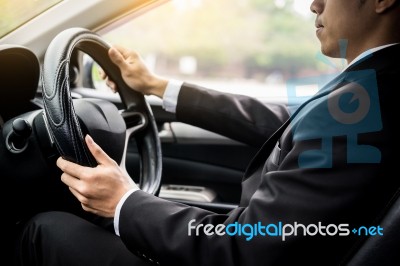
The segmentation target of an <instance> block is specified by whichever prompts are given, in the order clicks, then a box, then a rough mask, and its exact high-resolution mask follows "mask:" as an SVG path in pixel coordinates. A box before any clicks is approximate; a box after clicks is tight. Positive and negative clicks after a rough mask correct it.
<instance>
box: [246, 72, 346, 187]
mask: <svg viewBox="0 0 400 266" xmlns="http://www.w3.org/2000/svg"><path fill="white" fill-rule="evenodd" d="M346 72H347V71H345V72H343V73H341V74H339V75H338V76H337V77H336V78H334V79H333V80H332V81H330V82H329V83H328V84H326V85H325V86H324V87H323V88H321V90H320V91H319V92H318V93H317V94H316V95H314V96H313V97H312V98H310V99H309V100H307V101H306V102H304V103H303V104H301V106H300V107H299V108H298V109H297V110H296V111H295V112H294V113H293V115H291V117H290V118H289V119H288V120H286V121H285V122H284V123H283V125H282V126H281V127H280V128H279V129H278V130H276V131H275V132H274V133H273V134H272V135H271V137H270V138H269V139H268V140H267V141H266V142H265V143H264V144H263V146H262V147H261V149H260V150H259V151H258V152H257V154H256V155H255V156H254V157H253V159H252V160H251V162H250V164H249V166H248V167H247V169H246V171H245V174H244V177H243V181H245V180H246V179H248V178H249V177H250V176H252V175H253V174H254V172H255V171H257V169H259V168H260V167H262V166H263V165H264V163H265V161H266V158H268V156H269V155H270V154H271V152H272V150H273V149H274V147H275V145H276V142H277V141H278V140H279V138H280V137H281V136H282V134H283V132H284V131H285V130H286V128H287V127H288V125H289V124H290V122H291V121H292V120H293V119H294V118H295V117H296V115H297V114H298V113H299V112H300V110H301V109H303V108H304V107H305V106H306V105H307V104H309V103H310V102H312V101H314V100H316V99H319V98H321V97H323V96H326V95H328V94H329V93H330V92H332V91H333V90H335V89H337V87H338V85H339V84H340V83H341V81H343V79H344V77H345V75H346V74H347V73H346Z"/></svg>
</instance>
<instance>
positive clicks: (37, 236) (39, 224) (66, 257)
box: [17, 212, 151, 266]
mask: <svg viewBox="0 0 400 266" xmlns="http://www.w3.org/2000/svg"><path fill="white" fill-rule="evenodd" d="M18 245H19V247H17V248H18V253H19V254H17V260H18V261H19V263H21V265H52V266H54V265H89V266H90V265H99V266H101V265H135V266H136V265H151V264H148V263H147V262H145V261H143V260H141V259H140V258H138V257H137V256H135V255H134V254H132V253H131V252H130V251H129V250H128V249H127V248H126V247H125V245H124V244H123V242H122V241H121V239H120V238H119V237H118V236H117V235H115V234H113V233H111V232H109V231H107V230H105V229H103V228H102V227H99V226H96V225H94V224H93V223H90V222H88V221H86V220H84V219H82V218H80V217H77V216H75V215H73V214H69V213H64V212H47V213H42V214H38V215H37V216H35V217H34V218H33V219H32V220H31V221H29V222H28V224H27V225H26V227H25V228H24V230H23V232H22V234H21V237H20V239H19V242H18Z"/></svg>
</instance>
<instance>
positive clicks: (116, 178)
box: [57, 135, 137, 217]
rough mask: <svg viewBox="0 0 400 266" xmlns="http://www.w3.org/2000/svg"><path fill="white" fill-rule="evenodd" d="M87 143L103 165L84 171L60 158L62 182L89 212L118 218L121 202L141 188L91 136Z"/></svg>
mask: <svg viewBox="0 0 400 266" xmlns="http://www.w3.org/2000/svg"><path fill="white" fill-rule="evenodd" d="M85 140H86V144H87V145H88V147H89V150H90V152H91V153H92V154H93V156H94V158H95V159H96V161H97V163H98V164H99V165H98V166H97V167H95V168H91V167H84V166H81V165H78V164H75V163H72V162H69V161H67V160H64V159H63V158H61V157H60V158H59V159H58V160H57V166H58V167H59V168H60V169H61V170H62V171H63V172H64V173H63V174H62V176H61V181H62V182H64V183H65V184H66V185H67V186H68V187H69V190H70V191H71V192H72V194H74V196H75V197H76V198H77V199H78V200H79V201H80V202H81V205H82V208H83V209H84V210H85V211H88V212H91V213H94V214H97V215H100V216H103V217H114V213H115V208H116V206H117V204H118V202H119V200H120V199H121V198H122V196H123V195H124V194H125V193H126V192H127V191H128V190H130V189H132V188H137V185H136V184H135V183H134V182H133V180H132V179H131V178H130V177H129V175H128V174H126V173H125V172H124V171H123V170H122V169H121V168H120V167H119V166H118V164H117V163H116V162H115V161H114V160H113V159H111V158H110V157H109V156H108V155H107V154H106V153H105V152H104V151H103V150H102V149H101V148H100V146H99V145H97V144H96V143H95V142H94V141H93V139H92V138H91V137H90V136H89V135H87V136H86V138H85Z"/></svg>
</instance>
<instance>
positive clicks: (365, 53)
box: [343, 43, 399, 71]
mask: <svg viewBox="0 0 400 266" xmlns="http://www.w3.org/2000/svg"><path fill="white" fill-rule="evenodd" d="M396 44H399V43H391V44H386V45H382V46H378V47H375V48H372V49H369V50H367V51H365V52H363V53H362V54H360V55H359V56H357V57H356V58H355V59H354V60H353V61H351V63H350V64H349V65H348V66H347V67H346V68H345V69H344V70H343V71H345V70H346V69H348V68H349V67H350V66H352V65H354V64H355V63H357V62H358V61H360V60H361V59H363V58H365V57H367V56H369V55H370V54H373V53H375V52H377V51H379V50H382V49H385V48H388V47H390V46H393V45H396Z"/></svg>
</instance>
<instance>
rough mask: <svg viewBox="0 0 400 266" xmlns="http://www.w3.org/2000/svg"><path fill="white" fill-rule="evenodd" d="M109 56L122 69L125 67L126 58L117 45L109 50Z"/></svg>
mask: <svg viewBox="0 0 400 266" xmlns="http://www.w3.org/2000/svg"><path fill="white" fill-rule="evenodd" d="M108 56H109V57H110V59H111V61H112V62H113V63H114V64H116V65H117V66H118V67H119V68H120V69H122V68H124V67H125V64H126V62H125V58H124V56H123V55H122V54H121V52H120V51H118V50H117V49H116V48H115V47H111V48H110V50H108Z"/></svg>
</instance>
